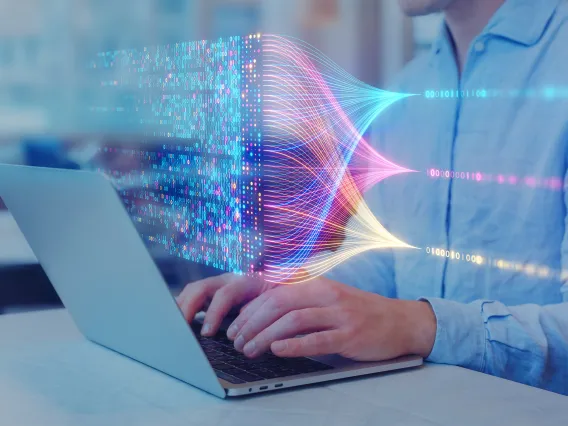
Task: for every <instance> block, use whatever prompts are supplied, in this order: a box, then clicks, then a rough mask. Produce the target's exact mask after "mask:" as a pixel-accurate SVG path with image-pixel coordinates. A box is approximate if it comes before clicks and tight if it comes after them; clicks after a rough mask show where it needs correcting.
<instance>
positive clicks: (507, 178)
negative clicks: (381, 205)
mask: <svg viewBox="0 0 568 426" xmlns="http://www.w3.org/2000/svg"><path fill="white" fill-rule="evenodd" d="M426 173H427V175H428V176H429V177H430V178H432V179H455V180H465V181H472V182H481V183H496V184H498V185H510V186H518V185H523V186H527V187H529V188H540V189H548V190H551V191H562V190H563V189H564V179H563V178H561V177H556V176H547V177H538V176H516V175H509V174H491V173H484V172H480V171H467V172H464V171H454V170H441V169H428V170H427V171H426Z"/></svg>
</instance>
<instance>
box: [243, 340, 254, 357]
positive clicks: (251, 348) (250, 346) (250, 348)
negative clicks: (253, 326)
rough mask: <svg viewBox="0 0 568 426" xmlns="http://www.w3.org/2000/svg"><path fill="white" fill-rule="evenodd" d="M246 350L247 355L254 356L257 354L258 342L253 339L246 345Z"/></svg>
mask: <svg viewBox="0 0 568 426" xmlns="http://www.w3.org/2000/svg"><path fill="white" fill-rule="evenodd" d="M244 352H245V355H246V356H250V357H253V356H254V355H255V354H256V343H255V341H254V340H251V341H250V342H248V343H247V344H246V345H245V348H244Z"/></svg>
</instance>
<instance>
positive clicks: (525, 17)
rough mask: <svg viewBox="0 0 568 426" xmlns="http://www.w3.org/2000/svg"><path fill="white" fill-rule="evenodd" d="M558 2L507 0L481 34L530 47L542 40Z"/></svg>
mask: <svg viewBox="0 0 568 426" xmlns="http://www.w3.org/2000/svg"><path fill="white" fill-rule="evenodd" d="M560 1H561V0H507V1H506V2H505V4H503V6H501V8H500V9H499V10H498V11H497V12H496V13H495V15H494V16H493V18H492V19H491V21H490V22H489V24H488V25H487V27H486V28H485V30H484V31H483V33H484V34H491V35H494V36H498V37H503V38H506V39H509V40H511V41H514V42H517V43H520V44H523V45H525V46H532V45H534V44H536V43H537V42H538V41H539V40H540V39H541V38H542V35H543V34H544V32H545V31H546V28H547V27H548V23H549V22H550V20H551V19H552V16H553V15H554V13H555V12H556V8H557V7H558V5H559V3H560Z"/></svg>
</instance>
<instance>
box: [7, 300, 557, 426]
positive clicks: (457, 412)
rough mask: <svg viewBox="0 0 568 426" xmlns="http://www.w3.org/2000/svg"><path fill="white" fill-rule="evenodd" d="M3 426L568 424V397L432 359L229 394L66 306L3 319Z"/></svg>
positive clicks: (473, 425) (502, 425)
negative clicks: (174, 374) (86, 327)
mask: <svg viewBox="0 0 568 426" xmlns="http://www.w3.org/2000/svg"><path fill="white" fill-rule="evenodd" d="M0 347H1V349H0V419H1V421H0V423H1V424H2V425H24V426H27V425H30V426H31V425H33V426H35V425H58V426H63V425H73V426H75V425H105V426H111V425H119V426H123V425H139V426H143V425H158V426H165V425H168V426H169V425H180V426H181V425H184V426H187V425H199V426H207V425H216V426H222V425H227V426H228V425H246V426H255V425H270V426H278V425H282V426H284V425H296V426H302V425H309V426H320V425H321V426H328V425H348V426H356V425H387V426H394V425H430V426H432V425H451V426H457V425H459V426H467V425H472V426H486V425H499V426H505V425H506V426H509V425H511V426H521V425H539V426H544V425H566V419H567V418H568V398H566V397H563V396H560V395H556V394H553V393H549V392H545V391H542V390H538V389H533V388H530V387H528V386H523V385H519V384H515V383H512V382H509V381H506V380H501V379H497V378H494V377H490V376H486V375H483V374H479V373H474V372H471V371H468V370H465V369H462V368H457V367H447V366H434V365H427V366H425V367H423V368H420V369H416V370H408V371H404V372H398V373H391V374H386V375H379V376H375V377H371V378H365V379H359V380H352V381H348V382H343V383H336V384H330V385H323V386H315V387H310V388H304V389H299V390H289V391H284V392H281V393H275V394H264V395H259V396H253V397H247V398H245V399H239V400H220V399H217V398H215V397H213V396H210V395H208V394H206V393H204V392H201V391H199V390H197V389H194V388H192V387H191V386H188V385H186V384H184V383H182V382H180V381H177V380H175V379H173V378H171V377H168V376H166V375H164V374H161V373H159V372H157V371H154V370H152V369H150V368H147V367H145V366H143V365H140V364H138V363H136V362H134V361H131V360H129V359H127V358H125V357H122V356H120V355H118V354H115V353H113V352H111V351H109V350H106V349H104V348H101V347H99V346H97V345H94V344H92V343H90V342H87V341H85V340H84V339H83V338H82V337H81V336H80V334H79V333H78V331H77V330H76V328H75V327H74V325H73V323H72V321H71V320H70V318H69V316H68V314H67V312H66V311H64V310H55V311H44V312H37V313H28V314H14V315H7V316H0Z"/></svg>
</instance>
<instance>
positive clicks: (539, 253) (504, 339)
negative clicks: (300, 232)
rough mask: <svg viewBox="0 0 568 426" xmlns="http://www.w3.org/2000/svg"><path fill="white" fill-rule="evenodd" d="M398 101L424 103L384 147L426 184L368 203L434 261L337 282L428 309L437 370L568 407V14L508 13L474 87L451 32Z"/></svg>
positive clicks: (399, 118)
mask: <svg viewBox="0 0 568 426" xmlns="http://www.w3.org/2000/svg"><path fill="white" fill-rule="evenodd" d="M395 89H396V90H399V91H403V92H410V93H416V94H421V95H422V96H415V97H411V98H407V99H405V100H404V101H402V102H400V103H398V104H395V105H394V106H392V107H391V108H390V109H389V110H388V111H387V112H386V113H385V114H384V115H382V116H381V117H380V118H379V120H378V122H377V126H376V128H377V129H378V131H377V132H375V136H376V137H375V138H374V139H375V141H374V145H375V147H376V149H377V150H378V151H379V152H380V153H381V154H383V155H384V156H385V157H387V158H388V159H389V160H392V161H394V162H396V163H398V164H400V165H402V166H404V167H407V168H411V169H413V170H416V171H418V172H419V173H413V174H405V175H399V176H395V177H391V178H389V179H387V180H385V181H383V182H381V183H379V184H378V185H375V187H373V188H372V189H371V190H369V191H368V193H367V194H366V197H365V198H366V201H367V203H368V204H369V206H370V207H371V209H372V210H373V212H374V213H375V214H376V216H377V217H378V219H379V220H380V221H381V222H382V223H383V224H384V225H385V226H386V228H387V229H388V230H389V231H390V232H391V233H393V234H394V235H395V236H397V237H399V238H401V239H402V240H403V241H405V242H407V243H409V244H411V245H413V246H416V247H419V248H420V249H421V250H393V251H392V252H367V253H365V254H363V255H361V256H359V257H356V258H353V259H352V260H350V261H348V262H347V263H345V264H343V265H342V266H339V267H337V268H336V269H335V270H334V271H332V272H331V273H330V274H329V276H330V277H331V278H334V279H337V280H340V281H343V282H346V283H348V284H351V285H355V286H357V287H360V288H363V289H365V290H369V291H374V292H377V293H380V294H383V295H386V296H390V297H399V298H404V299H419V298H424V299H425V300H427V301H428V302H429V303H430V304H431V305H432V307H433V309H434V312H435V314H436V317H437V325H438V328H437V333H436V341H435V344H434V348H433V351H432V353H431V354H430V356H429V358H428V360H429V361H433V362H437V363H446V364H454V365H460V366H464V367H467V368H471V369H474V370H478V371H482V372H486V373H489V374H493V375H496V376H500V377H504V378H507V379H511V380H515V381H518V382H522V383H526V384H529V385H533V386H538V387H542V388H545V389H549V390H552V391H556V392H559V393H563V394H566V395H568V285H567V284H566V277H564V276H563V273H562V271H565V270H568V239H567V238H566V232H565V230H566V225H565V223H566V217H567V214H566V212H567V203H568V198H567V196H566V191H565V189H566V171H567V159H568V158H567V154H568V152H567V143H568V3H567V2H566V1H564V0H538V1H535V0H508V1H507V2H506V3H505V4H504V5H503V6H502V7H501V9H500V10H499V11H498V12H497V13H496V14H495V15H494V17H493V18H492V20H491V21H490V23H489V24H488V25H487V27H486V28H485V30H484V31H483V32H482V33H481V34H480V35H479V36H478V37H477V38H476V39H475V40H474V41H473V43H472V45H471V48H470V51H469V55H468V57H467V62H466V64H465V66H464V69H463V72H462V75H461V77H460V76H459V73H458V70H457V66H456V62H455V58H454V54H453V50H452V45H451V40H450V37H449V35H448V32H447V29H446V28H445V27H444V28H443V30H442V32H441V34H440V36H439V38H438V40H437V41H436V42H435V43H434V45H433V48H432V50H431V52H429V53H428V54H426V55H424V56H422V57H420V58H418V59H416V60H415V61H413V62H412V63H411V64H410V65H409V66H408V67H407V68H406V69H405V70H404V71H403V73H402V75H401V76H400V79H399V83H398V84H397V85H396V87H395ZM362 272H366V273H362Z"/></svg>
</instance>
